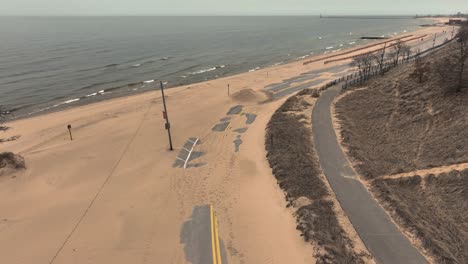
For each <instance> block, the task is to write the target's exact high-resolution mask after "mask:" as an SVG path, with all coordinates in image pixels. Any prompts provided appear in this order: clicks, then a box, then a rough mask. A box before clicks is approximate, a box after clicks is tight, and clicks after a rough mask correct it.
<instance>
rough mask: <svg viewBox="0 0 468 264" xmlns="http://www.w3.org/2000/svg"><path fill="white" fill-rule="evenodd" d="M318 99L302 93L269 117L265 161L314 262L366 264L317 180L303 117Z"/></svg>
mask: <svg viewBox="0 0 468 264" xmlns="http://www.w3.org/2000/svg"><path fill="white" fill-rule="evenodd" d="M318 95H319V93H318V92H317V91H313V90H304V91H302V92H300V93H299V94H298V95H296V96H292V97H291V98H289V99H288V100H287V101H286V102H285V103H284V104H283V105H282V106H281V107H280V108H279V109H278V110H277V111H276V112H275V113H274V115H273V116H272V118H271V120H270V122H269V124H268V127H267V133H266V149H267V152H268V154H267V158H268V161H269V163H270V166H271V167H272V169H273V174H274V175H275V177H276V179H277V181H278V184H279V186H280V187H281V189H283V190H284V191H285V192H286V200H287V201H288V202H289V205H293V206H295V207H297V211H296V213H295V214H296V218H297V223H298V225H297V229H298V230H300V231H301V232H302V235H303V236H304V239H305V240H306V241H308V242H311V243H312V244H313V245H314V246H315V248H316V252H315V257H316V258H317V263H365V261H364V259H368V258H369V256H368V255H367V254H364V253H356V252H355V250H354V242H353V241H351V239H350V238H349V237H348V236H347V234H346V233H345V231H344V230H343V228H342V227H341V226H340V224H339V221H338V218H337V215H336V214H335V211H334V205H335V204H334V203H335V202H336V201H335V200H333V199H332V198H331V194H330V191H329V190H328V189H327V187H326V186H327V185H326V183H325V182H324V179H322V177H321V170H320V165H319V163H318V159H317V157H316V154H315V150H314V146H313V142H312V131H311V129H310V123H309V122H310V121H307V120H309V119H310V117H309V116H310V114H308V116H306V115H305V111H306V110H310V109H311V108H312V107H313V105H312V104H313V103H314V102H315V99H312V98H316V97H318ZM305 98H309V99H308V100H307V99H305ZM311 102H312V103H311Z"/></svg>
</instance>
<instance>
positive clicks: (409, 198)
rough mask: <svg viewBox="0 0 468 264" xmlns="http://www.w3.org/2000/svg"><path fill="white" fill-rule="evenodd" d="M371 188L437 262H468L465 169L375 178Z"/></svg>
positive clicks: (467, 181) (467, 204)
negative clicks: (426, 174)
mask: <svg viewBox="0 0 468 264" xmlns="http://www.w3.org/2000/svg"><path fill="white" fill-rule="evenodd" d="M371 186H372V191H373V192H374V193H375V194H376V196H377V198H378V199H379V201H380V202H381V203H382V204H383V205H384V206H385V207H386V208H387V210H388V211H389V212H391V215H392V216H393V218H394V219H396V220H397V222H398V223H399V224H400V225H401V226H403V227H405V228H406V229H407V230H410V232H411V233H413V234H414V235H415V236H416V237H417V238H418V239H419V240H420V241H421V244H422V246H423V247H424V249H425V250H427V251H428V252H429V253H430V254H431V255H433V256H435V259H436V261H437V263H447V264H448V263H454V264H455V263H457V264H462V263H468V203H467V201H468V169H467V170H464V171H462V172H459V171H451V172H450V173H448V174H445V173H442V174H440V175H437V176H436V175H433V174H430V175H428V176H426V177H421V176H413V177H404V178H397V179H381V178H378V179H376V180H374V181H373V182H372V185H371Z"/></svg>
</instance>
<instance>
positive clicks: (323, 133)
mask: <svg viewBox="0 0 468 264" xmlns="http://www.w3.org/2000/svg"><path fill="white" fill-rule="evenodd" d="M339 91H340V88H339V87H338V86H334V87H332V88H330V89H329V90H327V91H325V92H323V93H322V95H321V96H320V97H319V99H318V101H317V103H316V105H315V107H314V110H313V112H312V129H313V135H314V144H315V147H316V149H317V154H318V156H319V160H320V164H321V166H322V169H323V171H324V174H325V176H326V177H327V179H328V181H329V182H330V185H331V187H332V189H333V191H334V192H335V194H336V197H337V198H338V201H339V202H340V204H341V207H342V208H343V210H344V211H345V213H346V214H347V215H348V217H349V220H350V221H351V223H352V224H353V226H354V228H355V229H356V231H357V233H358V234H359V236H360V237H361V239H362V241H363V242H364V244H365V245H366V246H367V248H368V249H369V251H370V253H371V254H372V255H373V256H374V258H375V260H376V261H377V263H388V264H394V263H406V264H410V263H427V261H426V259H425V258H424V257H423V256H422V255H421V253H420V252H419V251H418V250H417V249H416V248H415V247H414V246H413V245H412V244H411V243H410V241H409V240H408V239H407V238H406V237H405V236H404V235H403V234H402V233H401V232H400V231H399V229H398V228H397V227H396V225H395V224H394V222H392V220H391V219H390V217H389V216H388V215H387V213H386V212H385V211H384V209H383V208H382V207H381V206H380V205H379V204H378V203H377V201H376V200H375V199H373V197H372V196H371V194H370V193H369V192H368V191H367V190H366V188H365V187H364V186H363V185H362V183H361V182H360V181H359V180H358V179H357V175H356V173H355V172H354V170H353V169H352V168H351V166H350V164H349V162H348V160H347V159H346V156H345V154H344V153H343V151H342V149H341V148H340V145H339V143H338V140H337V137H336V134H335V130H334V128H333V124H332V119H331V111H330V110H331V104H332V102H333V99H334V98H335V96H336V95H337V94H338V93H339Z"/></svg>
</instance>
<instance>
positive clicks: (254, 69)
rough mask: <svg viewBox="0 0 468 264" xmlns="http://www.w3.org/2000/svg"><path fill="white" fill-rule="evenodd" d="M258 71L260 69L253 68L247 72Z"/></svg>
mask: <svg viewBox="0 0 468 264" xmlns="http://www.w3.org/2000/svg"><path fill="white" fill-rule="evenodd" d="M260 69H261V68H260V67H255V68H253V69H251V70H249V72H254V71H258V70H260Z"/></svg>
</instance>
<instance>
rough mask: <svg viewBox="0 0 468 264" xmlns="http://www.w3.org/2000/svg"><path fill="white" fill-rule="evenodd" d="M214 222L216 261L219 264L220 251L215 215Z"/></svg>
mask: <svg viewBox="0 0 468 264" xmlns="http://www.w3.org/2000/svg"><path fill="white" fill-rule="evenodd" d="M214 220H215V223H214V225H215V240H216V259H217V261H218V264H221V249H220V247H219V234H218V218H217V217H216V215H215V216H214Z"/></svg>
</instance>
